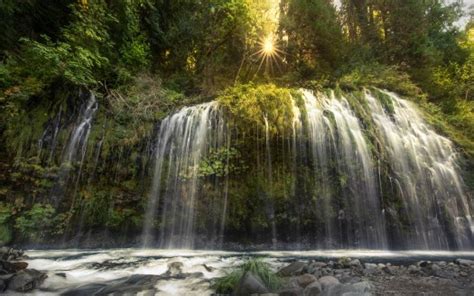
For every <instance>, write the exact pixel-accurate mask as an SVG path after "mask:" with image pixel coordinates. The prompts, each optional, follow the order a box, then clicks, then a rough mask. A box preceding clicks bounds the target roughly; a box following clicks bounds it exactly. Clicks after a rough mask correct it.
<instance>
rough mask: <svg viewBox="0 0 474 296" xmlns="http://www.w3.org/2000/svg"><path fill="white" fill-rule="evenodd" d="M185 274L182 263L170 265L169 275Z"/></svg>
mask: <svg viewBox="0 0 474 296" xmlns="http://www.w3.org/2000/svg"><path fill="white" fill-rule="evenodd" d="M182 272H183V263H182V262H171V263H168V270H167V271H166V274H167V275H170V276H175V275H178V274H180V273H182Z"/></svg>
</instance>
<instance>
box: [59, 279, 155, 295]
mask: <svg viewBox="0 0 474 296" xmlns="http://www.w3.org/2000/svg"><path fill="white" fill-rule="evenodd" d="M160 279H162V276H159V275H151V274H134V275H132V276H129V277H124V278H119V279H115V280H111V281H107V282H103V283H93V284H87V285H83V286H79V287H77V288H74V289H70V290H68V291H65V292H63V293H62V294H61V295H62V296H88V295H136V294H138V293H140V294H146V293H145V292H150V293H149V294H151V295H154V294H156V289H155V285H156V283H157V282H158V280H160Z"/></svg>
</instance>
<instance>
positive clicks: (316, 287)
mask: <svg viewBox="0 0 474 296" xmlns="http://www.w3.org/2000/svg"><path fill="white" fill-rule="evenodd" d="M322 291H323V288H322V287H321V283H320V282H318V281H316V282H312V283H311V284H309V285H308V286H306V288H305V289H304V292H303V294H304V296H319V295H321V293H322Z"/></svg>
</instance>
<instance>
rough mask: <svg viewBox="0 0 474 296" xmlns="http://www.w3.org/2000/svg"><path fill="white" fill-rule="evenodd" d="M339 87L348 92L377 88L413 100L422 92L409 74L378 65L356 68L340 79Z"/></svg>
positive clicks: (395, 68) (364, 65) (391, 67)
mask: <svg viewBox="0 0 474 296" xmlns="http://www.w3.org/2000/svg"><path fill="white" fill-rule="evenodd" d="M339 85H340V87H341V88H343V89H348V90H356V89H360V88H363V87H369V86H375V87H378V88H382V89H388V90H391V91H394V92H397V93H400V94H402V95H406V96H410V97H412V98H413V97H415V98H416V97H419V96H420V95H421V90H420V89H419V88H418V87H417V86H416V85H415V84H414V83H413V82H412V81H411V79H410V77H409V76H408V74H406V73H404V72H401V71H400V70H399V69H398V68H397V67H395V66H384V65H381V64H378V63H374V64H368V65H367V64H363V65H360V66H359V67H356V68H355V69H354V70H353V71H352V72H350V73H348V74H346V75H344V76H342V77H341V78H340V79H339Z"/></svg>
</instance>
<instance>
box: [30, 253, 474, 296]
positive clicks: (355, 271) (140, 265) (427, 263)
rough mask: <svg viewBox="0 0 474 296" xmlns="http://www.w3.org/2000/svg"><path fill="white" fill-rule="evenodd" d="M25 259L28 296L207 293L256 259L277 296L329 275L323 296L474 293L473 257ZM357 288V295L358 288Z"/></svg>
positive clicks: (36, 256) (137, 255)
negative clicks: (35, 276)
mask: <svg viewBox="0 0 474 296" xmlns="http://www.w3.org/2000/svg"><path fill="white" fill-rule="evenodd" d="M26 254H27V255H28V256H29V257H28V258H27V259H26V262H27V263H28V268H32V269H37V270H40V271H44V272H45V273H46V274H47V276H48V277H47V278H46V279H45V281H44V283H43V284H42V285H41V286H40V287H38V289H36V290H33V291H32V292H30V293H31V294H33V295H60V294H64V295H74V294H77V293H79V292H81V291H82V293H87V294H88V295H91V294H92V293H93V292H94V291H95V292H98V291H100V290H101V289H102V290H101V291H109V292H113V291H122V292H123V291H130V292H131V293H132V291H133V293H136V292H137V291H142V292H144V293H145V292H148V293H150V295H212V294H213V293H215V290H214V289H213V285H214V283H215V282H216V280H217V279H218V278H220V277H223V276H225V275H226V274H229V273H231V272H232V271H233V270H235V268H236V267H238V266H240V265H242V264H244V263H245V262H248V260H252V259H255V258H258V260H261V261H263V262H265V263H266V264H268V266H269V267H270V269H271V270H272V272H274V273H277V274H278V275H279V277H280V278H281V279H282V286H281V287H280V289H279V290H278V291H270V292H272V293H275V294H277V293H280V295H304V291H305V289H306V287H307V286H306V287H302V286H299V284H298V286H295V283H298V279H299V278H300V277H303V279H304V278H306V281H307V282H308V281H312V280H314V279H315V280H314V281H313V282H316V281H317V282H319V281H320V280H321V278H323V277H328V276H330V277H334V278H335V279H337V282H336V281H332V282H334V283H335V285H334V287H333V288H332V290H329V289H326V290H324V289H323V286H322V285H321V292H322V293H325V294H322V295H342V294H340V293H342V292H344V293H345V292H350V291H349V290H350V289H352V288H354V289H355V290H354V289H352V290H351V291H352V292H354V293H355V292H357V291H359V292H357V293H366V294H365V295H420V294H421V293H422V292H425V295H469V292H470V291H472V290H474V286H473V283H474V277H473V276H474V265H473V264H472V263H471V262H474V261H472V260H474V252H429V251H425V252H422V251H407V252H390V251H370V250H366V251H362V250H335V251H330V250H327V251H301V252H298V251H268V252H225V251H191V250H156V249H112V250H46V251H39V250H29V251H27V252H26ZM348 258H352V259H348ZM458 259H461V260H458ZM462 260H471V261H462ZM295 262H299V263H298V264H300V266H301V268H300V269H297V270H294V271H292V272H290V273H286V274H285V273H282V272H281V270H284V269H285V268H287V267H288V266H292V265H293V266H294V264H296V263H295ZM309 275H310V276H309ZM323 281H324V279H323ZM300 282H301V279H300ZM311 283H312V282H311ZM314 285H316V286H317V284H314ZM308 286H309V284H308ZM362 288H363V290H362V291H363V292H361V290H357V289H362ZM348 289H349V290H348ZM68 293H69V294H68ZM71 293H72V294H71ZM302 293H303V294H302ZM331 293H332V294H331ZM307 295H308V294H307ZM309 295H313V294H309ZM316 295H317V294H316ZM356 295H361V294H356ZM362 295H364V294H362Z"/></svg>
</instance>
